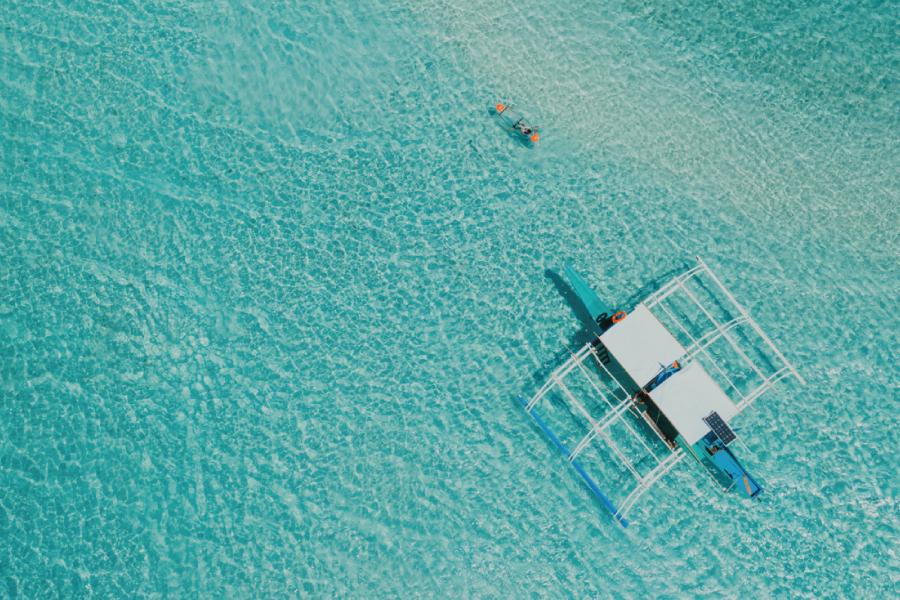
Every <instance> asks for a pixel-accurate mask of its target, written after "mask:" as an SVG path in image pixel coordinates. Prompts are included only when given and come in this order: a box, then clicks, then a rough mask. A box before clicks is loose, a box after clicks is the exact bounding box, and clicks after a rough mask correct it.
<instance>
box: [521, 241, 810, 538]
mask: <svg viewBox="0 0 900 600" xmlns="http://www.w3.org/2000/svg"><path fill="white" fill-rule="evenodd" d="M566 276H567V277H568V279H569V281H570V282H571V285H572V287H573V289H574V290H575V292H576V294H577V295H578V297H579V298H580V300H581V301H582V303H583V304H584V306H585V308H587V310H588V312H589V313H590V314H591V317H592V319H594V322H595V323H596V324H597V327H598V329H599V335H598V336H597V337H596V339H594V340H593V341H591V342H589V343H587V344H585V345H584V346H583V347H582V348H581V349H579V350H578V351H577V352H575V353H574V354H572V356H571V357H570V358H569V359H568V360H567V361H565V362H564V363H563V364H562V365H560V366H559V367H557V368H556V369H555V370H554V371H553V372H552V373H551V374H550V377H549V379H548V380H547V382H546V383H545V384H544V385H543V386H542V387H541V388H540V390H538V392H537V393H536V394H535V395H534V396H533V397H532V398H531V399H530V400H527V401H526V400H525V399H521V401H522V404H523V406H524V408H525V411H526V412H528V414H530V415H531V417H532V418H533V419H534V421H535V422H536V423H537V425H538V426H539V427H540V428H541V430H543V431H544V433H545V434H546V435H547V437H548V438H550V440H551V442H552V443H553V445H554V446H555V447H556V448H557V449H558V450H559V451H560V452H561V453H562V454H563V455H564V456H565V457H566V459H567V460H568V462H569V463H570V464H571V465H572V467H573V468H574V469H575V471H576V472H577V473H578V475H579V476H580V477H581V478H582V480H583V481H584V482H585V484H586V485H587V486H588V488H589V489H590V490H591V491H592V492H593V494H594V495H595V496H596V497H597V498H598V499H599V500H600V502H601V503H602V504H603V505H604V506H605V507H606V508H607V509H608V510H609V512H610V513H611V514H612V515H613V517H614V518H615V520H616V521H618V522H619V523H621V524H622V525H623V526H625V527H627V526H628V519H627V517H628V514H629V511H630V510H631V509H632V507H633V506H634V504H635V503H636V502H637V500H638V499H639V498H640V497H641V496H642V495H643V494H644V493H645V492H646V491H647V490H649V489H650V488H651V487H652V486H653V484H655V483H656V482H657V481H659V479H660V478H662V477H663V476H664V475H665V474H666V473H668V472H669V471H671V470H672V469H673V468H674V467H675V466H676V465H677V464H678V463H679V462H681V460H682V459H684V458H685V457H686V456H690V457H692V458H693V459H694V460H695V461H696V462H697V463H699V464H700V465H702V466H703V467H704V470H705V471H706V472H707V473H709V474H710V475H711V476H712V478H713V479H714V480H715V481H716V482H717V483H718V484H719V485H720V487H721V488H722V489H724V490H726V491H727V490H731V489H736V490H737V491H738V492H739V493H740V494H742V495H744V496H746V497H748V498H752V499H756V498H758V497H759V494H760V493H761V492H762V486H761V485H760V484H759V483H758V482H757V480H756V479H754V478H753V477H752V476H751V475H750V473H749V472H748V471H747V470H746V469H745V468H744V466H743V465H742V463H741V462H740V461H739V460H738V459H737V457H736V456H735V453H734V451H733V446H732V443H733V442H735V441H738V442H740V440H738V438H737V436H736V435H735V433H734V431H733V430H732V429H731V427H730V426H729V422H730V421H731V420H732V419H733V418H734V417H736V416H737V415H739V414H740V413H741V412H743V411H744V410H745V409H747V408H748V407H750V406H751V405H752V404H753V402H755V401H756V400H757V399H758V398H759V397H760V396H761V395H762V394H763V393H764V392H765V391H766V390H768V389H769V388H771V387H772V386H773V385H774V384H775V383H776V382H778V381H780V380H781V379H784V378H786V377H791V376H792V377H795V378H796V379H797V380H798V381H799V382H801V383H803V384H805V381H804V380H803V378H802V377H801V376H800V374H799V373H798V372H797V370H796V369H795V368H794V367H793V366H792V365H791V364H790V363H789V362H788V360H787V359H786V358H785V357H784V355H783V354H782V353H781V351H780V350H778V348H777V347H776V346H775V344H774V343H773V342H772V340H771V339H770V338H769V337H768V336H767V335H766V334H765V332H763V330H762V329H761V328H760V327H759V325H758V324H757V323H756V321H754V320H753V319H752V318H751V317H750V315H749V313H748V312H747V310H746V309H745V308H744V307H743V306H741V305H740V304H738V302H737V300H735V298H734V296H733V295H732V294H731V292H729V291H728V289H727V288H725V286H724V285H723V284H722V282H721V280H720V279H719V278H718V277H717V276H716V275H715V273H713V272H712V271H711V270H710V268H709V267H708V266H707V265H706V263H705V262H703V260H702V259H700V258H699V257H698V258H697V264H696V265H695V266H694V267H692V268H690V269H688V270H687V271H685V272H684V273H682V274H680V275H678V276H677V277H675V278H673V279H672V280H670V281H669V282H667V283H666V284H665V285H663V286H662V287H661V288H659V289H658V290H657V291H655V292H653V293H652V294H650V295H649V296H648V297H647V298H645V299H644V300H643V301H641V302H639V303H638V304H637V305H636V306H634V307H633V308H632V310H631V311H630V312H629V313H625V312H624V311H618V312H615V311H613V310H611V308H610V307H608V306H607V305H606V304H605V303H604V302H603V301H602V300H601V299H600V297H599V296H597V294H596V293H595V292H594V291H593V290H592V289H591V288H590V286H589V285H588V284H587V283H586V282H585V281H584V280H583V279H582V278H581V277H580V276H579V275H578V274H577V273H576V272H575V271H574V270H573V269H572V268H571V267H566ZM573 378H577V381H576V382H575V383H574V384H573V383H572V380H573ZM723 388H724V389H727V390H728V391H729V393H726V392H725V391H724V389H723ZM578 391H584V392H586V394H584V395H579V393H578ZM729 394H730V395H729ZM551 395H554V396H555V397H556V398H557V399H558V400H559V401H561V402H562V404H564V405H565V406H566V408H567V409H568V413H569V416H571V417H574V418H575V419H576V420H577V421H579V422H580V423H581V424H582V426H586V427H587V431H586V432H583V435H582V436H581V437H580V439H578V441H577V442H576V443H575V445H574V446H573V447H571V448H570V447H569V446H567V445H566V444H565V443H564V442H563V441H562V439H561V436H559V435H557V433H555V432H554V430H553V429H552V428H551V426H550V425H549V424H548V422H547V419H545V418H544V417H542V416H541V414H539V412H538V408H539V406H540V405H541V403H542V401H544V400H545V399H547V398H548V396H551ZM598 409H599V410H598ZM541 410H543V409H541ZM614 428H615V429H617V430H621V431H620V434H621V435H624V438H623V437H619V438H618V442H617V441H616V439H614V438H615V434H614V431H613V429H614ZM598 438H600V439H601V440H602V441H603V442H604V445H603V446H602V448H601V450H599V451H598V452H597V454H598V455H599V456H600V457H601V458H603V457H604V456H605V457H606V458H608V457H609V456H608V455H609V453H611V455H613V456H614V457H615V458H616V459H617V462H616V465H618V467H613V468H614V469H615V470H617V471H619V472H621V473H623V474H624V475H625V476H626V477H629V478H631V479H634V481H635V483H634V485H633V487H631V486H629V487H630V490H629V491H628V492H627V493H625V494H624V497H623V498H622V499H621V501H620V502H618V503H614V502H613V500H611V499H610V495H609V494H607V492H605V491H603V490H602V489H601V488H600V486H599V485H598V484H597V482H596V481H595V479H594V477H592V476H591V475H590V474H589V473H588V469H587V468H586V466H585V461H584V460H582V458H581V457H582V456H583V454H584V453H585V452H586V451H588V450H589V449H592V448H595V446H596V445H597V444H596V442H597V439H598ZM635 449H636V450H637V458H638V459H639V460H638V459H636V458H635V456H634V454H635ZM601 462H603V461H601ZM647 462H649V463H650V466H649V468H647V467H646V465H645V463H647Z"/></svg>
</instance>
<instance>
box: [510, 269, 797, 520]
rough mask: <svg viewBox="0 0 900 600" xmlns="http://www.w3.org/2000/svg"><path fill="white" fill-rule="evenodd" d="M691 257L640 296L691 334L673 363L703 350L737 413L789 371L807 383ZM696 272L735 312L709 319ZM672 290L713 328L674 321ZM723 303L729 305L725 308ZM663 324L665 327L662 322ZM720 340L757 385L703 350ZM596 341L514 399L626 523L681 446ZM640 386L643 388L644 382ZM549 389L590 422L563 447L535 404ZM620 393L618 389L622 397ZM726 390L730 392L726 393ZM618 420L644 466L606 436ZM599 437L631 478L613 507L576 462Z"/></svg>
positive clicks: (673, 462)
mask: <svg viewBox="0 0 900 600" xmlns="http://www.w3.org/2000/svg"><path fill="white" fill-rule="evenodd" d="M696 259H697V264H696V265H694V266H693V267H691V268H689V269H687V270H686V271H684V272H683V273H681V274H679V275H677V276H675V277H673V278H672V279H670V280H669V281H667V282H666V283H664V284H663V285H662V286H661V287H660V288H659V289H657V290H656V291H654V292H652V293H651V294H650V295H648V296H647V297H646V298H645V299H644V300H642V301H641V302H640V303H639V304H642V305H643V306H645V307H646V308H647V309H648V310H650V312H651V313H653V314H654V316H656V317H657V318H658V315H657V314H656V311H659V313H661V314H663V315H665V317H666V318H667V320H668V321H670V322H672V323H674V324H675V326H676V328H678V329H679V330H680V331H681V333H682V334H684V335H685V336H686V337H687V339H688V340H689V341H690V345H688V346H686V348H685V354H684V356H682V357H680V358H679V360H678V362H679V363H680V364H682V365H687V364H690V363H691V362H693V361H694V360H697V359H698V358H700V357H703V359H704V360H702V361H701V362H702V363H703V365H704V366H711V367H712V368H713V369H714V370H715V371H717V372H718V374H719V375H720V376H721V377H723V378H724V380H725V381H726V382H727V383H728V384H729V385H728V387H730V388H732V389H733V390H734V391H735V392H737V395H738V397H739V399H738V401H737V402H736V403H735V406H736V409H737V413H736V414H740V413H741V412H743V411H744V410H745V409H747V408H749V407H750V406H751V405H752V404H753V403H754V402H755V401H756V400H757V399H758V398H759V397H760V396H762V395H763V394H764V393H765V392H766V391H767V390H768V389H770V388H771V387H772V386H774V385H775V384H776V383H777V382H778V381H780V380H782V379H784V378H786V377H790V376H793V377H795V378H796V379H797V380H798V381H799V382H800V383H801V384H805V383H806V381H805V380H804V379H803V377H802V376H801V375H800V373H799V372H798V371H797V369H796V368H795V367H794V366H793V365H792V364H791V363H790V362H789V361H788V360H787V358H785V356H784V354H782V352H781V351H780V350H779V349H778V347H777V346H776V345H775V343H774V342H773V341H772V340H771V338H770V337H769V336H768V335H766V333H765V332H764V331H763V330H762V328H761V327H760V326H759V324H757V323H756V321H755V320H753V318H752V317H751V316H750V313H749V312H748V311H747V309H746V308H744V307H743V306H742V305H741V304H740V303H738V301H737V300H736V299H735V297H734V295H733V294H732V293H731V292H730V291H729V290H728V289H727V288H726V287H725V285H724V284H723V283H722V281H721V279H719V277H717V276H716V274H715V273H713V271H712V270H711V269H710V268H709V266H708V265H707V264H706V263H705V262H704V261H703V259H701V258H700V257H699V256H698V257H696ZM699 278H703V279H704V280H705V282H706V283H709V284H712V288H713V289H715V290H717V291H718V293H719V294H720V295H721V297H722V298H724V299H725V300H727V305H726V306H725V307H722V306H720V309H721V308H725V310H726V312H728V313H731V312H735V313H737V314H736V316H734V317H733V318H731V319H730V320H728V321H724V322H720V320H719V319H716V318H715V316H714V315H713V313H712V311H711V310H710V308H709V307H707V306H705V305H704V304H703V302H702V301H701V300H700V298H699V297H698V296H697V294H695V293H694V292H693V291H691V289H690V288H689V287H687V285H686V284H687V283H688V282H690V281H691V280H695V279H699ZM675 295H681V296H684V297H685V298H686V299H687V300H688V302H689V303H690V304H691V305H692V306H694V307H696V308H697V309H699V311H700V313H701V314H703V315H705V317H706V318H707V319H708V320H709V322H710V323H711V325H712V327H711V328H709V329H708V330H706V331H703V332H702V333H700V334H699V335H697V334H691V333H690V330H689V328H688V325H687V324H685V323H684V322H682V321H681V320H679V319H678V318H677V316H676V314H675V311H674V310H672V309H671V308H670V307H668V306H667V305H666V302H667V301H669V300H671V299H672V298H674V297H675ZM729 308H730V309H731V310H728V309H729ZM666 328H667V329H668V327H666ZM738 328H744V329H749V330H750V331H752V332H754V333H755V334H756V335H757V337H758V338H759V339H760V340H761V341H762V346H763V348H765V349H768V351H769V353H766V356H767V359H768V361H769V362H770V363H772V366H773V367H774V370H771V369H770V370H764V368H763V367H761V366H760V365H759V364H757V363H756V362H755V361H753V360H752V359H751V357H750V356H749V355H748V353H752V352H758V351H759V348H753V347H750V348H745V347H742V346H741V344H740V343H739V341H738V339H737V337H736V336H735V335H733V334H734V333H735V331H736V330H737V329H738ZM720 340H724V341H725V342H726V343H727V344H728V345H729V347H730V348H731V349H732V350H734V351H735V353H736V354H737V355H738V356H739V357H740V358H741V360H742V362H743V365H744V367H746V369H747V370H748V371H747V372H749V373H752V374H753V375H755V376H756V384H755V387H753V388H752V389H751V390H750V391H748V392H746V393H744V392H741V390H740V388H738V386H737V385H735V383H734V382H733V380H732V379H731V378H730V377H729V376H728V374H727V373H726V372H725V368H724V367H723V366H722V365H721V364H720V363H719V361H716V360H715V359H714V358H713V356H712V354H711V353H710V352H709V348H710V346H711V345H712V344H714V343H715V342H717V341H720ZM601 345H602V344H601V340H600V337H597V338H596V339H595V340H592V341H590V342H588V343H586V344H585V345H584V346H582V347H581V348H580V349H579V350H578V351H576V352H574V353H572V354H571V356H570V357H569V359H568V360H566V361H565V362H564V363H562V364H561V365H559V366H558V367H557V368H556V369H555V370H553V372H552V373H551V374H550V376H549V377H548V379H547V381H546V382H545V383H544V384H543V385H542V386H541V388H540V389H539V390H538V391H537V393H535V394H534V396H532V397H531V399H529V400H527V401H526V400H525V399H524V398H520V400H521V402H522V405H523V407H524V409H525V411H526V412H527V413H528V414H529V415H530V416H531V417H532V418H533V419H534V420H535V421H536V422H537V424H538V425H539V426H540V428H541V429H542V430H543V431H544V433H545V434H547V435H548V437H550V439H551V441H552V442H553V443H554V445H555V446H556V447H557V449H558V450H559V451H560V452H561V453H562V454H563V455H564V456H565V457H566V460H567V461H568V463H570V464H571V465H572V467H573V468H574V469H575V470H576V472H577V473H578V474H579V476H580V477H581V478H582V479H583V480H584V482H585V484H586V485H587V486H588V488H589V489H590V490H591V491H592V492H593V493H594V495H595V496H597V498H598V499H599V500H600V501H601V502H602V503H603V505H604V506H605V507H606V508H607V509H608V510H609V512H610V513H611V514H612V516H613V518H614V519H615V520H616V521H618V522H619V523H620V524H621V525H622V526H623V527H627V526H628V519H627V517H628V514H629V512H630V510H631V509H632V508H633V507H634V505H635V503H636V502H637V501H638V500H639V499H640V498H641V496H643V495H644V494H645V493H646V492H647V491H648V490H649V489H650V488H651V487H652V486H653V485H654V484H656V483H657V482H658V481H659V480H660V479H661V478H662V477H663V476H664V475H666V474H667V473H669V472H670V471H671V470H672V469H673V468H674V467H675V466H676V465H677V464H678V463H679V462H681V460H682V459H684V457H685V456H686V455H687V453H686V452H685V450H684V449H683V448H682V447H681V446H679V445H676V444H673V443H671V440H668V439H666V437H665V436H664V435H663V434H662V432H661V431H660V430H659V428H658V427H657V426H655V423H653V421H652V419H650V418H649V416H648V415H647V413H646V412H641V411H639V410H637V408H636V404H635V400H636V397H637V394H635V393H632V392H630V391H629V388H632V389H633V388H634V385H633V384H632V383H631V382H623V381H620V379H619V378H617V377H616V376H615V375H614V374H613V373H612V371H611V369H610V368H608V367H607V363H608V362H609V360H608V358H607V357H605V356H601V353H600V352H598V347H600V346H601ZM585 363H588V364H591V365H593V366H596V368H597V369H599V372H600V374H601V375H605V376H606V378H608V380H609V381H608V382H605V381H603V380H602V379H600V378H599V377H596V376H594V377H592V376H591V373H590V371H589V370H588V368H587V367H586V365H585ZM575 372H578V373H580V374H581V375H582V376H584V377H585V378H586V379H587V380H588V382H589V383H590V386H589V389H590V391H591V392H592V394H594V395H596V396H598V397H599V398H600V400H602V401H603V404H605V405H606V407H607V410H606V412H604V413H603V414H602V415H593V414H591V413H590V412H589V411H588V409H587V406H586V403H585V402H584V401H582V400H581V399H579V398H578V397H577V396H576V395H575V394H574V393H573V391H572V390H571V388H570V387H569V386H568V385H567V384H566V378H567V377H569V376H571V375H572V374H573V373H575ZM597 381H600V385H597ZM634 383H636V384H637V385H638V386H642V385H645V384H646V382H634ZM640 389H641V390H642V389H643V388H640ZM554 390H558V391H559V392H561V396H562V397H563V398H564V399H565V401H566V403H567V405H568V408H569V409H570V412H573V413H577V414H580V415H581V416H582V417H583V418H584V419H585V420H586V421H587V423H588V425H589V428H588V431H587V433H586V434H585V435H584V436H583V437H582V438H581V439H580V440H579V442H578V443H577V444H576V446H575V447H574V449H572V450H569V448H568V447H566V446H565V445H564V443H563V442H562V441H560V439H559V438H558V437H557V436H556V434H555V433H554V432H553V431H552V430H551V429H550V428H549V427H548V426H547V424H546V422H545V421H544V419H543V418H542V417H541V416H540V414H539V413H538V410H537V409H538V405H539V404H540V402H541V400H542V399H544V398H545V397H546V396H547V395H548V394H549V393H550V392H551V391H554ZM639 391H640V390H639ZM619 392H624V399H623V397H622V394H620V393H619ZM726 395H729V396H730V394H726ZM629 413H632V414H633V415H635V416H639V417H641V418H643V420H644V421H645V422H646V423H647V424H648V425H649V426H650V429H651V430H652V431H653V432H654V433H655V434H656V436H657V437H658V438H659V439H660V440H661V441H662V442H663V445H664V448H665V450H666V451H664V452H663V453H662V454H658V452H659V448H657V451H654V450H653V449H652V448H651V446H650V445H648V444H647V441H646V439H645V437H644V436H642V435H641V434H640V433H639V432H637V431H635V429H634V428H633V427H632V423H630V422H629V420H628V419H627V418H626V416H627V415H628V414H629ZM617 423H622V424H623V425H624V429H625V431H627V432H628V434H629V435H630V436H632V437H634V438H635V439H636V440H637V441H638V443H639V444H640V445H642V446H643V447H644V449H645V450H646V451H647V456H652V458H653V459H654V460H655V465H654V466H653V467H652V468H651V469H650V470H649V471H648V472H645V473H641V472H640V471H639V470H638V468H637V467H636V466H635V464H634V462H632V461H631V460H629V459H628V457H626V456H625V455H624V453H623V452H622V451H621V449H620V448H619V445H618V444H616V442H615V440H614V439H613V437H612V435H610V429H611V428H612V426H613V425H615V424H617ZM597 438H600V439H601V440H603V441H604V442H605V444H606V446H607V447H608V448H609V449H610V450H611V451H612V453H613V454H614V455H615V456H616V457H617V458H618V459H619V461H620V462H621V463H622V466H624V468H625V470H627V471H628V472H629V473H630V474H631V475H632V476H633V477H634V479H635V484H634V487H632V488H631V489H630V491H629V492H628V493H627V495H625V497H624V499H623V500H622V502H621V503H620V504H619V505H618V506H616V505H615V504H614V503H613V502H612V500H610V499H609V497H608V496H607V494H606V493H605V492H603V491H602V490H601V489H600V487H599V486H598V485H597V483H596V482H595V481H594V480H593V478H592V477H591V476H590V475H589V474H588V473H587V471H586V470H585V469H584V467H583V466H582V465H581V464H580V463H579V461H578V457H579V455H580V454H581V453H582V452H583V451H584V450H585V449H586V448H587V447H589V446H590V445H591V444H592V443H594V442H595V441H596V440H597ZM651 439H652V438H651Z"/></svg>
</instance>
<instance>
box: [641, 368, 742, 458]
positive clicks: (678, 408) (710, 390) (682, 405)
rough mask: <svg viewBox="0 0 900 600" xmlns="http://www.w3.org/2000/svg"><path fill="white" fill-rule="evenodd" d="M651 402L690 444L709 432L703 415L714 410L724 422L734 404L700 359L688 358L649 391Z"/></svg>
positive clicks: (733, 414)
mask: <svg viewBox="0 0 900 600" xmlns="http://www.w3.org/2000/svg"><path fill="white" fill-rule="evenodd" d="M650 397H651V398H653V402H655V403H656V406H658V407H659V410H661V411H662V413H663V414H664V415H665V416H666V418H667V419H668V420H669V422H670V423H672V425H673V426H674V427H675V429H677V430H678V433H680V434H681V436H682V437H683V438H684V441H685V442H687V443H688V444H690V445H693V444H694V443H696V442H698V441H700V440H701V439H702V438H703V436H705V435H706V434H707V433H709V432H710V428H709V425H707V424H706V423H705V422H704V421H703V417H707V416H709V413H711V412H713V411H715V412H717V413H719V416H720V417H722V419H723V420H724V421H725V422H726V423H727V422H728V421H729V420H730V419H731V418H732V417H734V416H735V415H736V414H738V410H737V407H736V406H735V405H734V403H732V402H731V400H730V399H729V398H728V396H727V395H726V394H725V392H723V391H722V388H720V387H719V385H718V384H717V383H716V382H715V381H713V379H712V377H710V376H709V373H707V372H706V369H704V368H703V366H702V365H700V363H697V362H692V363H690V364H689V365H688V366H686V367H685V368H684V369H682V370H681V371H679V372H677V373H675V374H674V375H672V376H671V377H669V378H668V379H666V380H665V381H664V382H663V383H662V384H660V386H659V387H657V388H656V389H654V390H653V391H652V392H650Z"/></svg>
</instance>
